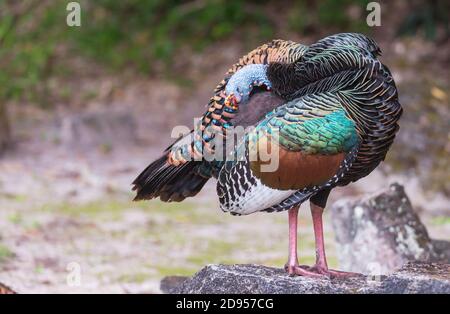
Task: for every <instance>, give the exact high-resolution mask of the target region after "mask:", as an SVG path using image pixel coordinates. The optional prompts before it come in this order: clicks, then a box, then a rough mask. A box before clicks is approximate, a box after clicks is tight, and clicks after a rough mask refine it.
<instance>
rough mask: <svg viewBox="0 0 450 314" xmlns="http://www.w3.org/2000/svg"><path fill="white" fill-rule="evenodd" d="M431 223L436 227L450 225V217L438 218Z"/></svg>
mask: <svg viewBox="0 0 450 314" xmlns="http://www.w3.org/2000/svg"><path fill="white" fill-rule="evenodd" d="M431 223H432V224H433V225H435V226H443V225H449V224H450V217H448V216H438V217H434V218H433V219H431Z"/></svg>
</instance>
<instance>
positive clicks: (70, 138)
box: [56, 109, 138, 149]
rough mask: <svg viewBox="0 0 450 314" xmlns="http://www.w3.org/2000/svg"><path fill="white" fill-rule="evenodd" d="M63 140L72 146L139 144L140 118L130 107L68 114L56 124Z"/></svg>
mask: <svg viewBox="0 0 450 314" xmlns="http://www.w3.org/2000/svg"><path fill="white" fill-rule="evenodd" d="M56 130H57V133H58V134H59V138H58V139H59V141H60V143H61V144H63V145H67V146H70V147H71V148H98V147H104V149H107V147H110V146H114V144H116V143H136V142H137V141H138V138H137V133H136V130H137V122H136V118H135V117H134V116H133V115H132V114H131V113H130V112H128V111H126V110H117V109H116V110H111V109H106V110H97V111H90V112H83V113H81V114H77V115H72V116H68V117H65V118H64V119H62V120H61V121H58V123H57V125H56Z"/></svg>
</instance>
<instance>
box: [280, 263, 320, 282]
mask: <svg viewBox="0 0 450 314" xmlns="http://www.w3.org/2000/svg"><path fill="white" fill-rule="evenodd" d="M307 268H308V267H304V266H300V265H298V264H297V265H288V264H286V265H285V266H284V270H285V271H286V272H287V273H288V274H289V276H291V277H292V276H304V277H310V278H318V279H327V278H329V276H327V275H324V274H320V273H318V272H314V271H311V270H309V269H307Z"/></svg>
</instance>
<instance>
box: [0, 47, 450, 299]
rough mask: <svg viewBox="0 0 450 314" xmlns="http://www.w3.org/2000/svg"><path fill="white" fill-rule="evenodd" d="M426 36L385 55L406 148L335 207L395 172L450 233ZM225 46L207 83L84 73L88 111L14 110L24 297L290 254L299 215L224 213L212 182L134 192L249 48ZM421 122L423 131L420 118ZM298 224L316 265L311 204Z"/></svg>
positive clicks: (2, 178) (434, 227)
mask: <svg viewBox="0 0 450 314" xmlns="http://www.w3.org/2000/svg"><path fill="white" fill-rule="evenodd" d="M416 44H417V43H409V42H407V41H405V42H401V43H400V44H396V45H393V46H392V47H391V48H390V49H391V50H390V51H389V50H388V52H387V53H386V52H385V55H386V54H387V55H389V54H392V55H393V56H394V57H392V59H391V60H390V62H387V63H388V64H393V66H391V70H392V71H393V72H394V75H395V76H396V81H397V83H398V84H399V89H400V92H401V94H402V93H403V95H404V96H402V97H404V98H403V99H404V100H405V101H404V107H405V112H406V119H405V121H404V124H403V125H402V131H401V133H400V134H399V139H398V143H396V147H397V149H396V150H395V148H394V151H393V153H392V154H390V155H389V156H388V158H387V161H386V163H385V164H383V166H382V167H380V169H377V170H376V171H375V172H374V173H373V174H371V175H370V176H368V177H367V178H365V179H363V180H361V181H359V182H358V183H356V184H353V185H350V186H348V187H345V188H339V189H336V190H335V191H334V192H333V194H332V197H331V200H330V204H331V203H333V201H335V200H336V199H338V198H341V197H346V196H358V195H362V194H364V193H369V192H373V191H376V190H377V189H379V188H383V187H386V186H387V185H388V184H389V183H391V182H394V181H397V182H399V183H401V184H404V185H405V187H406V192H407V193H408V195H409V196H410V197H411V201H412V203H413V204H414V206H415V209H416V210H417V211H418V212H419V214H420V216H421V218H422V219H423V221H424V222H425V224H426V226H427V227H428V230H429V232H430V235H431V236H432V237H434V238H440V239H447V240H448V239H450V218H449V217H450V206H449V200H448V198H447V197H446V196H445V193H444V192H443V191H440V190H436V189H434V188H433V189H432V188H431V185H429V184H424V182H426V181H425V179H424V177H423V176H422V174H423V173H428V172H427V170H426V169H429V168H430V167H431V168H433V167H434V166H433V165H434V162H435V161H436V160H438V161H439V162H440V164H442V163H444V164H445V163H446V162H448V161H447V160H448V151H450V148H449V147H448V129H446V128H445V127H447V128H448V125H447V123H448V119H447V118H448V117H449V115H448V111H449V107H448V95H447V93H446V92H445V91H448V77H447V79H445V77H446V74H445V73H446V72H445V70H444V72H443V74H442V72H439V70H436V71H435V70H434V68H433V69H428V68H427V66H423V69H428V70H427V71H425V70H424V71H425V72H422V73H421V75H420V77H419V76H417V71H413V70H411V68H412V66H413V65H414V64H416V63H418V62H422V61H423V60H424V58H425V60H428V59H426V57H427V53H429V52H430V51H431V48H430V49H429V50H426V49H425V50H421V51H425V52H423V54H424V55H419V56H417V55H416V54H411V53H409V52H410V51H415V50H414V47H415V46H414V45H416ZM425 47H426V46H425ZM220 51H221V54H219V55H218V54H217V53H216V54H215V57H216V58H215V60H218V61H217V62H218V63H219V65H217V64H209V66H210V67H217V69H219V70H218V71H212V72H211V73H214V74H211V75H210V76H203V78H202V82H203V83H202V82H199V81H197V82H195V85H194V86H199V87H197V88H192V87H180V86H179V85H177V84H175V83H170V82H164V81H162V80H156V79H154V80H140V79H137V80H134V81H133V82H132V83H129V84H126V85H122V83H123V82H120V81H118V80H117V79H116V78H110V77H108V78H103V79H101V80H92V81H86V82H85V85H87V86H91V88H92V89H95V90H96V91H97V92H98V93H99V94H100V96H98V97H95V98H94V100H89V101H86V106H85V107H83V108H81V110H76V111H74V110H70V109H65V108H64V106H60V107H58V110H56V111H55V112H53V113H49V112H47V111H45V110H38V109H33V108H32V107H28V106H22V107H20V108H19V109H15V110H14V111H12V115H13V117H14V120H15V123H14V135H15V137H16V139H17V142H18V143H17V145H16V147H15V148H14V149H13V150H12V151H11V152H9V153H7V154H6V155H4V156H2V157H1V158H0V282H3V283H5V284H7V285H9V286H11V287H13V288H14V289H16V290H17V291H18V292H25V293H31V292H37V293H47V292H61V293H77V292H100V293H103V292H105V293H106V292H112V293H140V292H146V293H158V292H159V281H160V280H161V278H162V277H164V276H166V275H177V274H178V275H190V274H193V273H194V272H195V271H197V270H199V269H200V268H201V267H202V266H204V265H205V264H209V263H261V264H265V265H273V266H278V267H281V266H282V265H283V264H284V262H285V259H286V258H287V214H286V213H278V214H254V215H251V216H245V217H233V216H230V215H228V214H225V213H222V212H220V210H219V209H218V206H217V200H216V196H215V186H214V183H213V182H210V184H208V185H207V186H206V187H205V189H204V190H203V191H202V192H201V193H200V194H199V195H198V196H197V197H196V198H193V199H189V200H187V201H186V202H183V203H176V204H175V203H172V204H165V203H162V202H160V201H158V200H154V201H151V202H140V203H133V202H131V199H132V193H131V192H130V183H131V182H132V180H133V179H134V177H135V176H136V175H137V174H138V173H139V172H140V171H141V170H142V169H143V168H144V167H145V166H146V165H147V164H148V163H149V162H150V161H152V160H153V159H154V158H156V157H158V154H159V152H160V151H161V150H162V149H163V148H164V147H165V146H167V144H169V143H170V140H171V139H170V130H171V128H172V127H173V126H174V125H178V124H183V125H188V126H192V119H191V117H193V116H199V115H200V114H201V113H202V110H203V109H202V108H203V104H206V102H207V100H208V96H209V95H210V90H211V89H212V88H213V86H214V82H218V81H219V80H220V77H221V73H223V72H225V70H226V66H224V65H223V64H230V63H231V62H232V61H231V60H234V59H235V58H236V56H237V55H239V53H238V52H236V51H233V50H231V51H230V50H227V49H222V50H220ZM208 53H211V52H208V51H206V52H205V54H208ZM198 62H199V64H202V63H201V62H203V61H198ZM118 86H120V87H118ZM417 86H420V88H417ZM88 92H89V90H87V92H86V93H88ZM424 95H426V96H424ZM424 99H427V103H426V107H424V106H425V104H424V101H423V100H424ZM402 102H403V101H402ZM428 108H434V109H433V110H434V111H433V110H429V109H428ZM422 113H423V114H422ZM428 114H431V116H428ZM422 116H423V117H422ZM420 123H422V124H423V127H424V128H422V129H418V128H417V126H418V125H420ZM430 125H431V126H440V125H444V128H443V129H441V137H439V138H433V136H434V134H435V132H436V130H435V129H434V128H432V127H429V126H430ZM424 130H425V131H424ZM430 130H431V131H430ZM428 131H430V132H432V134H431V135H430V134H429V133H427V132H428ZM433 132H434V133H433ZM442 138H443V139H442ZM442 143H443V144H442ZM430 145H431V147H435V146H440V147H444V150H443V151H444V152H447V154H444V155H442V156H441V155H437V156H435V155H431V156H430V154H428V155H427V154H424V155H423V156H424V157H423V158H419V161H417V160H416V159H413V158H411V156H410V155H407V156H403V155H402V153H403V152H405V151H407V150H406V149H405V147H406V148H409V147H412V146H414V150H413V149H411V152H410V153H411V154H416V153H417V151H418V150H420V149H422V150H424V151H427V150H430ZM445 145H447V146H445ZM441 151H442V150H441ZM414 156H416V155H414ZM422 164H424V165H423V168H420V169H422V170H420V169H419V170H417V169H418V167H419V166H421V165H422ZM430 164H431V166H430ZM447 164H448V163H447ZM441 166H442V165H441ZM427 167H428V168H427ZM423 169H425V170H423ZM442 169H444V170H442V171H440V172H441V173H439V176H438V178H441V179H442V180H443V182H442V184H440V183H439V182H436V180H434V179H432V181H433V182H434V183H437V185H438V186H443V185H444V186H445V184H448V183H447V179H448V169H447V168H442ZM446 171H447V172H446ZM442 172H443V173H442ZM433 178H434V177H433ZM325 218H326V222H325V227H326V230H325V233H326V235H325V236H326V243H327V248H328V256H329V262H330V265H331V266H333V267H338V265H337V260H336V257H335V252H334V238H333V232H332V230H331V223H330V221H329V216H328V214H326V217H325ZM299 229H300V231H299V237H300V238H299V239H300V240H299V241H300V261H301V263H306V264H309V263H312V262H313V261H314V242H313V233H312V226H311V219H310V217H309V214H308V208H307V204H304V205H303V207H302V211H301V217H300V226H299ZM78 279H79V280H78Z"/></svg>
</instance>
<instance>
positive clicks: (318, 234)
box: [301, 203, 362, 277]
mask: <svg viewBox="0 0 450 314" xmlns="http://www.w3.org/2000/svg"><path fill="white" fill-rule="evenodd" d="M311 214H312V219H313V225H314V237H315V241H316V265H314V266H312V267H307V266H306V267H305V266H301V267H302V268H304V269H305V270H308V271H311V272H314V273H317V274H321V275H325V276H329V277H354V276H362V275H361V274H357V273H350V272H343V271H337V270H332V269H329V268H328V264H327V257H326V254H325V244H324V239H323V223H322V216H323V208H322V207H320V206H317V205H315V204H313V203H311Z"/></svg>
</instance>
